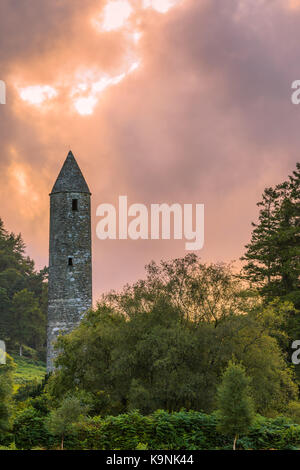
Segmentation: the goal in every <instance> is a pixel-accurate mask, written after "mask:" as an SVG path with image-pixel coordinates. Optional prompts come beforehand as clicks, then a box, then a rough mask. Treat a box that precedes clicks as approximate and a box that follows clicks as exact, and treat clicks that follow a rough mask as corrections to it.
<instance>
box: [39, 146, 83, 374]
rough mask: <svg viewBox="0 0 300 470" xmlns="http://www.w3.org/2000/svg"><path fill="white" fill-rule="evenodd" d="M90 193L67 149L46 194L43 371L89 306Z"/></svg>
mask: <svg viewBox="0 0 300 470" xmlns="http://www.w3.org/2000/svg"><path fill="white" fill-rule="evenodd" d="M90 199H91V193H90V190H89V188H88V185H87V184H86V181H85V179H84V177H83V175H82V173H81V170H80V168H79V166H78V164H77V162H76V160H75V158H74V155H73V154H72V152H71V151H70V152H69V153H68V156H67V158H66V160H65V163H64V165H63V167H62V169H61V171H60V173H59V175H58V178H57V180H56V182H55V184H54V186H53V189H52V191H51V194H50V246H49V294H48V327H47V371H48V372H50V371H51V370H53V359H54V358H55V350H54V348H53V343H54V342H55V340H56V338H57V336H58V334H59V333H67V332H69V331H71V330H72V329H73V328H74V327H75V326H76V325H78V323H79V322H80V320H81V319H82V317H83V315H84V313H85V312H86V311H87V310H88V309H89V308H90V307H91V306H92V256H91V205H90Z"/></svg>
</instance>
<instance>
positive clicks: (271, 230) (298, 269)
mask: <svg viewBox="0 0 300 470" xmlns="http://www.w3.org/2000/svg"><path fill="white" fill-rule="evenodd" d="M257 205H258V207H260V213H259V221H258V223H257V224H254V223H253V224H252V225H253V227H254V229H253V232H252V238H251V241H250V243H249V244H248V245H246V250H247V251H246V253H245V255H244V256H243V257H242V258H241V259H242V260H244V261H246V264H245V266H244V268H243V274H244V278H246V279H247V280H248V281H250V282H251V283H253V284H254V286H256V287H257V288H258V290H259V291H260V293H261V294H262V295H263V296H264V297H265V298H266V300H267V301H270V300H272V299H273V298H275V297H281V298H283V299H285V300H290V301H292V302H293V304H294V305H295V307H296V308H299V307H300V281H299V279H300V163H297V165H296V170H295V171H294V172H293V174H292V175H291V176H289V178H288V180H287V181H285V182H283V183H281V184H278V185H277V186H275V187H274V188H266V189H265V191H264V193H263V195H262V200H261V201H260V202H259V203H258V204H257Z"/></svg>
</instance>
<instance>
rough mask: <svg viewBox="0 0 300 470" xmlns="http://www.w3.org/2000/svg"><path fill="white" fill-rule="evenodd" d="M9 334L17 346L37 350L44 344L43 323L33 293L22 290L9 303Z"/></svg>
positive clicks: (41, 314) (42, 317)
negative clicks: (25, 346)
mask: <svg viewBox="0 0 300 470" xmlns="http://www.w3.org/2000/svg"><path fill="white" fill-rule="evenodd" d="M11 321H12V326H11V334H12V336H13V338H14V340H15V341H16V342H17V343H18V344H19V346H20V351H21V350H22V346H23V345H24V344H26V343H27V344H30V345H32V346H33V347H34V348H35V349H38V348H39V347H41V346H42V345H43V343H44V342H45V322H44V316H43V313H42V310H41V309H40V307H39V304H38V300H37V299H36V297H35V295H34V293H33V292H30V291H28V290H27V289H23V290H21V291H19V292H16V293H15V294H14V296H13V298H12V302H11Z"/></svg>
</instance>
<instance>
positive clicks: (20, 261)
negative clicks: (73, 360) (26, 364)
mask: <svg viewBox="0 0 300 470" xmlns="http://www.w3.org/2000/svg"><path fill="white" fill-rule="evenodd" d="M24 250H25V245H24V243H23V240H22V238H21V235H14V234H13V233H8V232H7V231H6V230H5V228H4V225H3V221H2V220H1V219H0V339H1V340H4V341H5V342H6V345H7V349H8V351H9V352H10V353H13V352H15V351H16V346H17V344H21V345H26V346H29V347H31V348H34V349H37V350H38V352H39V354H40V357H42V355H43V354H44V352H45V329H46V308H47V307H46V306H47V285H46V283H45V280H46V276H47V271H46V269H43V270H41V271H40V272H36V271H35V268H34V262H33V261H32V260H31V259H30V258H28V257H26V256H25V254H24Z"/></svg>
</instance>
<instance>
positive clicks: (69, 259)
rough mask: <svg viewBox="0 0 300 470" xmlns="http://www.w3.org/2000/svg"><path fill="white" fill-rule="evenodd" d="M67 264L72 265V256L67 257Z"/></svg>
mask: <svg viewBox="0 0 300 470" xmlns="http://www.w3.org/2000/svg"><path fill="white" fill-rule="evenodd" d="M68 265H69V266H73V258H71V257H70V256H69V258H68Z"/></svg>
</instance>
